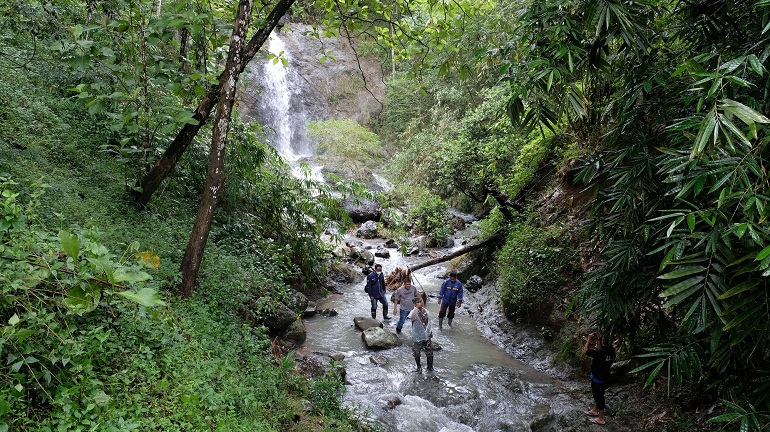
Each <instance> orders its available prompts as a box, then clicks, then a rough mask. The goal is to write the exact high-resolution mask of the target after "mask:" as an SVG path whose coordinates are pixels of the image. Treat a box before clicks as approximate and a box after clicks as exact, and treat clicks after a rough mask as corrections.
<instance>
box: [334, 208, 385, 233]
mask: <svg viewBox="0 0 770 432" xmlns="http://www.w3.org/2000/svg"><path fill="white" fill-rule="evenodd" d="M342 208H344V209H345V211H347V212H348V214H349V215H350V219H352V220H353V222H366V221H380V220H382V208H381V207H380V203H379V202H376V201H370V200H363V201H361V202H360V203H358V204H356V203H355V202H353V201H351V200H342ZM359 237H361V236H359ZM361 238H372V237H361Z"/></svg>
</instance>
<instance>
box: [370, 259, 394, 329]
mask: <svg viewBox="0 0 770 432" xmlns="http://www.w3.org/2000/svg"><path fill="white" fill-rule="evenodd" d="M385 290H386V287H385V276H384V275H383V274H382V265H381V264H375V265H374V271H373V272H371V273H369V274H368V275H366V288H364V291H366V293H367V294H369V301H370V302H371V303H372V318H375V319H376V318H377V303H378V302H379V303H382V319H386V320H389V319H390V317H389V316H388V299H387V298H386V297H385V294H386V292H385Z"/></svg>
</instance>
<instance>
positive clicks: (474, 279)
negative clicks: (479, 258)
mask: <svg viewBox="0 0 770 432" xmlns="http://www.w3.org/2000/svg"><path fill="white" fill-rule="evenodd" d="M483 283H484V279H482V278H481V276H479V275H473V276H471V277H469V278H468V282H466V283H465V289H467V290H468V291H470V292H476V291H478V290H480V289H481V285H482V284H483Z"/></svg>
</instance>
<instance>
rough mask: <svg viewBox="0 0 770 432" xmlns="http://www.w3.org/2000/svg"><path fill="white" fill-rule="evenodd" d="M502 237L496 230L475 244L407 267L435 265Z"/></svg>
mask: <svg viewBox="0 0 770 432" xmlns="http://www.w3.org/2000/svg"><path fill="white" fill-rule="evenodd" d="M502 238H503V233H501V232H497V233H495V234H492V235H491V236H489V237H487V238H485V239H484V240H482V241H480V242H478V243H476V244H472V245H468V246H465V247H464V248H461V249H458V250H456V251H454V252H452V253H450V254H447V255H444V256H442V257H439V258H434V259H431V260H428V261H423V262H421V263H419V264H417V265H413V266H409V267H407V268H408V269H409V270H410V271H415V270H419V269H421V268H423V267H428V266H432V265H436V264H439V263H442V262H446V261H449V260H451V259H452V258H456V257H459V256H460V255H465V254H467V253H468V252H471V251H475V250H476V249H480V248H482V247H484V246H486V245H488V244H491V243H494V242H496V241H498V240H500V239H502Z"/></svg>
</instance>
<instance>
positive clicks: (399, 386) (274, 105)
mask: <svg viewBox="0 0 770 432" xmlns="http://www.w3.org/2000/svg"><path fill="white" fill-rule="evenodd" d="M268 49H269V51H270V52H271V53H273V54H274V55H276V56H283V57H284V58H286V59H287V60H288V61H289V63H290V66H291V61H292V59H291V53H289V52H287V50H286V49H285V46H284V43H283V41H282V40H281V37H280V35H277V34H274V35H271V37H270V39H269V46H268ZM256 73H257V74H260V75H261V77H260V79H259V81H261V82H262V85H261V88H260V90H259V92H258V93H257V95H254V94H251V96H250V97H249V98H250V99H251V100H252V102H249V101H243V104H242V109H243V115H244V118H245V119H246V120H249V119H250V118H258V119H259V121H260V123H261V124H263V125H264V126H266V127H267V129H269V130H270V133H268V138H269V139H270V141H271V142H272V145H273V146H274V147H275V148H276V150H278V151H279V153H281V154H282V155H283V156H284V157H285V158H286V159H287V160H288V161H289V163H290V164H291V165H292V167H293V169H294V171H295V174H296V175H298V176H299V177H304V175H303V174H301V173H300V171H301V168H300V167H299V164H298V161H300V160H304V159H305V158H306V157H307V156H310V155H312V154H313V153H314V150H313V148H312V146H311V145H309V143H308V140H307V138H306V137H305V129H306V123H307V121H308V119H309V118H310V116H309V115H308V111H307V110H308V109H309V107H308V104H309V102H307V101H306V100H305V99H307V97H306V96H303V95H301V94H297V93H296V89H297V88H298V87H299V86H298V84H297V83H298V80H300V79H301V78H300V77H299V76H298V74H297V73H296V71H294V70H292V68H291V67H288V68H287V67H284V65H283V64H282V62H281V61H278V62H275V63H274V62H273V61H269V60H268V61H265V60H262V61H260V62H258V64H257V71H256ZM319 169H320V168H319V167H314V168H312V170H313V171H312V172H311V175H310V176H311V177H319V178H320V175H319V173H318V170H319ZM380 183H381V186H382V187H383V188H384V189H386V190H387V189H389V186H390V185H389V184H387V183H386V182H385V180H384V179H381V181H380ZM367 243H368V244H369V245H371V246H378V245H380V244H381V243H382V242H378V241H368V242H367ZM421 260H423V258H414V257H402V256H401V255H400V254H399V253H398V252H397V251H395V250H391V258H390V259H379V260H378V262H379V263H381V264H382V265H383V267H384V271H385V272H386V273H389V272H391V271H392V270H393V269H395V268H396V267H405V266H406V265H408V264H415V263H417V262H419V261H421ZM439 274H443V268H441V267H439V266H434V267H430V268H427V269H422V270H420V271H417V272H415V275H414V278H415V281H414V285H415V286H416V287H417V289H418V290H424V291H426V292H427V293H428V295H429V296H430V297H429V301H428V303H427V305H426V307H427V309H428V311H429V312H430V315H431V319H432V320H433V329H434V339H435V341H436V342H437V343H438V345H440V346H441V347H442V349H441V350H438V351H436V352H435V353H434V357H435V364H434V366H435V371H434V372H427V371H425V369H423V372H422V373H417V372H416V371H415V364H414V359H413V357H412V351H411V325H410V324H409V323H407V324H405V325H404V331H403V333H402V334H401V335H399V339H400V341H401V342H402V345H401V346H398V347H396V348H393V349H388V350H382V351H377V352H375V351H371V350H369V349H367V348H366V346H365V345H364V343H363V341H362V339H361V331H359V330H357V329H356V328H355V326H354V325H353V318H354V317H356V316H369V313H370V311H369V309H370V304H369V299H368V296H367V294H365V293H364V292H363V282H358V283H355V284H352V285H349V286H345V287H343V289H342V291H341V293H339V294H334V295H331V296H330V297H328V298H326V299H324V300H323V301H321V302H319V304H317V309H318V310H320V309H335V310H336V311H337V312H338V315H336V316H334V317H324V316H320V315H317V316H314V317H311V318H308V319H306V320H305V324H306V328H307V341H306V343H305V344H304V346H303V347H302V348H301V349H300V352H301V353H304V354H310V353H313V352H321V353H328V354H332V353H341V354H344V355H345V360H344V362H345V365H346V368H347V378H346V379H347V384H346V387H347V392H346V396H345V398H346V403H347V404H348V405H349V406H351V407H354V408H355V409H359V410H361V411H360V412H362V413H363V415H364V416H365V417H367V418H369V419H370V420H372V421H374V422H376V423H378V424H379V425H381V426H382V428H383V429H384V430H392V431H405V432H409V431H433V432H450V431H479V432H492V431H536V432H546V431H548V432H550V431H553V432H556V431H566V430H576V429H574V428H573V427H572V424H574V423H575V422H574V421H573V420H575V414H574V413H575V412H578V413H579V411H578V409H579V408H577V407H576V406H575V405H576V402H575V400H574V398H573V397H571V396H569V395H568V391H565V390H564V389H563V388H562V385H561V384H562V383H561V382H560V381H558V380H556V379H554V378H552V377H550V376H548V375H546V374H544V373H542V372H538V371H537V370H535V369H533V368H532V367H530V366H527V365H526V364H523V363H521V362H519V361H517V360H515V359H514V358H512V357H511V356H510V355H508V354H507V353H506V352H505V351H503V350H501V349H500V348H498V347H497V346H496V345H494V344H492V343H490V342H489V341H488V340H487V339H486V338H485V337H484V336H483V335H482V334H481V332H480V331H479V330H478V329H477V327H476V323H475V322H474V320H473V318H472V317H471V316H470V312H471V311H472V309H467V308H463V309H462V310H459V311H458V316H457V317H456V318H455V320H454V322H453V326H452V327H451V328H450V327H448V326H447V327H444V329H443V330H439V329H438V325H437V323H438V304H437V303H436V300H435V293H437V292H438V290H439V288H440V284H441V282H442V279H440V278H438V277H437V275H439ZM466 299H467V301H466V304H468V305H473V304H474V301H473V294H471V293H468V292H466ZM471 307H473V306H471ZM389 309H390V310H389V312H388V313H389V314H390V315H393V314H392V305H389ZM377 317H378V318H380V319H381V318H382V308H381V306H380V307H379V309H378V312H377ZM397 320H398V319H397V316H394V317H393V319H391V320H390V321H384V323H385V328H386V329H387V330H389V331H392V332H394V333H395V326H396V322H397ZM373 355H377V356H384V358H385V359H387V363H386V364H384V365H382V366H378V365H375V364H374V363H373V362H372V360H371V359H372V356H373ZM423 361H424V356H423ZM578 415H581V414H578ZM580 420H581V421H582V422H584V420H583V419H582V417H580ZM578 430H582V429H578Z"/></svg>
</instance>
